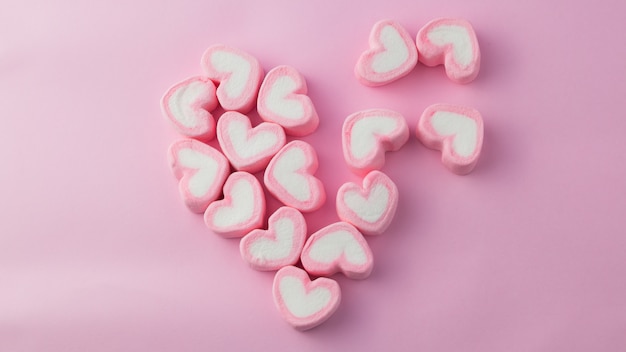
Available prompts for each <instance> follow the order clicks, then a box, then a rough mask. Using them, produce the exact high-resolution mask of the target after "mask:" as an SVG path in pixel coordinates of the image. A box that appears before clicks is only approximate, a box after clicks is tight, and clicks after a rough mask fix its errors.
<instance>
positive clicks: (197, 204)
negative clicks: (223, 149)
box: [167, 139, 230, 213]
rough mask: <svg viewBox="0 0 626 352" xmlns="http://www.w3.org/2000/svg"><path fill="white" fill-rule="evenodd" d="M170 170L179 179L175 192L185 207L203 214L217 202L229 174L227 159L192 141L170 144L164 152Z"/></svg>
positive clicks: (210, 148) (208, 147)
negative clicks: (212, 203)
mask: <svg viewBox="0 0 626 352" xmlns="http://www.w3.org/2000/svg"><path fill="white" fill-rule="evenodd" d="M167 155H168V160H169V164H170V168H171V169H172V172H173V173H174V176H175V177H176V178H177V179H178V180H180V181H179V183H178V190H179V191H180V195H181V197H182V198H183V201H184V202H185V204H186V205H187V207H188V208H189V209H190V210H191V211H193V212H195V213H203V212H204V211H205V210H206V208H207V206H208V205H209V204H210V203H211V202H212V201H214V200H215V199H217V197H218V196H219V195H220V192H221V190H222V185H223V184H224V181H225V180H226V177H227V176H228V174H229V173H230V166H229V165H228V160H226V158H225V157H224V155H222V153H220V152H219V151H217V150H216V149H214V148H212V147H210V146H208V145H206V144H204V143H202V142H198V141H196V140H193V139H183V140H180V141H177V142H174V143H173V144H172V145H171V146H170V148H169V151H168V153H167Z"/></svg>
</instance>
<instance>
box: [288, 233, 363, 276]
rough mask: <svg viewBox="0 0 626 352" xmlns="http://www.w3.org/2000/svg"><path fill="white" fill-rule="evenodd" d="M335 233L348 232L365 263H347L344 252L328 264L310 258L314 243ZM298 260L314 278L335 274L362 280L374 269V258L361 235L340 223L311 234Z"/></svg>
mask: <svg viewBox="0 0 626 352" xmlns="http://www.w3.org/2000/svg"><path fill="white" fill-rule="evenodd" d="M337 231H345V232H348V233H349V234H350V235H351V236H352V237H353V238H354V239H355V240H356V242H357V243H358V245H359V246H360V247H361V248H362V249H363V252H364V253H365V257H366V260H365V263H363V264H356V263H351V262H349V261H348V259H347V257H346V255H345V251H344V252H342V253H341V254H340V255H338V256H337V257H336V258H335V259H333V260H332V261H330V262H323V263H322V262H318V261H316V260H315V259H313V258H312V257H311V250H312V248H313V246H315V243H316V242H317V241H319V240H320V239H322V238H323V237H324V236H327V235H329V234H332V233H335V232H337ZM300 260H301V261H302V266H303V267H304V270H306V271H307V272H308V273H309V274H311V275H316V276H330V275H333V274H336V273H342V274H344V275H345V276H346V277H348V278H350V279H355V280H363V279H366V278H367V277H369V276H370V274H371V272H372V269H373V268H374V256H373V254H372V251H371V249H370V247H369V245H368V244H367V241H366V240H365V238H364V237H363V235H362V234H361V233H360V232H359V230H357V229H356V228H355V227H354V226H352V225H351V224H349V223H347V222H342V221H340V222H336V223H333V224H330V225H328V226H326V227H324V228H322V229H320V230H318V231H317V232H315V233H314V234H312V235H311V236H310V237H309V238H308V239H307V241H306V243H305V244H304V248H303V249H302V255H301V256H300Z"/></svg>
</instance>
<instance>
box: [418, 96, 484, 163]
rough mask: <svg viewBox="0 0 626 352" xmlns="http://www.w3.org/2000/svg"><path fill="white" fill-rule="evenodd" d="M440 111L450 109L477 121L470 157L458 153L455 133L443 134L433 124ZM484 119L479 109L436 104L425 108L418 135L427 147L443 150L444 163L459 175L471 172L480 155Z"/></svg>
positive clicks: (442, 159) (419, 123) (449, 110)
mask: <svg viewBox="0 0 626 352" xmlns="http://www.w3.org/2000/svg"><path fill="white" fill-rule="evenodd" d="M438 111H448V112H453V113H457V114H459V115H463V116H466V117H468V118H471V119H473V120H474V121H476V131H477V136H476V148H475V151H474V153H472V155H470V156H469V157H463V156H460V155H458V154H457V153H456V152H455V151H454V148H453V146H452V143H453V141H454V137H455V136H454V135H447V136H442V135H440V134H439V133H437V131H435V129H434V128H433V126H432V122H431V119H432V117H433V115H434V114H435V113H436V112H438ZM483 128H484V127H483V119H482V116H481V115H480V112H478V111H477V110H475V109H473V108H470V107H464V106H457V105H449V104H435V105H431V106H429V107H427V108H426V110H424V112H423V113H422V116H421V118H420V120H419V122H418V124H417V129H416V136H417V138H418V139H419V140H420V141H421V142H422V144H424V145H425V146H426V147H428V148H430V149H435V150H440V151H441V161H442V163H443V164H444V165H445V166H446V167H447V168H448V169H450V170H451V171H452V172H454V173H456V174H458V175H465V174H468V173H470V172H471V171H472V170H473V169H474V167H475V166H476V164H477V163H478V159H479V157H480V153H481V150H482V144H483V134H484V132H483Z"/></svg>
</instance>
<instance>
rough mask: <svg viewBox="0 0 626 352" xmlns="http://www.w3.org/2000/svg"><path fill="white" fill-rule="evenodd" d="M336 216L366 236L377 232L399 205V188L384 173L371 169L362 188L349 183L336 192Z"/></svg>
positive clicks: (388, 220)
mask: <svg viewBox="0 0 626 352" xmlns="http://www.w3.org/2000/svg"><path fill="white" fill-rule="evenodd" d="M336 206H337V215H338V216H339V218H340V219H341V220H343V221H345V222H348V223H350V224H352V225H354V226H355V227H356V228H357V229H359V231H361V232H362V233H364V234H366V235H380V234H382V233H383V232H385V230H386V229H387V227H389V224H391V221H392V220H393V217H394V215H395V213H396V208H397V206H398V188H397V187H396V185H395V183H393V181H392V180H391V179H390V178H389V177H388V176H387V175H385V174H384V173H382V172H380V171H372V172H370V173H369V174H367V176H365V178H364V179H363V187H361V186H360V185H358V184H356V183H352V182H348V183H345V184H343V185H342V186H341V187H339V190H338V191H337V200H336Z"/></svg>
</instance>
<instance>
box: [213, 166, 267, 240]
mask: <svg viewBox="0 0 626 352" xmlns="http://www.w3.org/2000/svg"><path fill="white" fill-rule="evenodd" d="M264 216H265V195H264V194H263V189H262V188H261V184H260V183H259V181H258V180H257V179H256V178H255V177H254V176H252V175H251V174H249V173H247V172H243V171H238V172H234V173H232V174H231V175H230V176H229V177H228V179H227V180H226V183H225V184H224V199H222V200H219V201H216V202H213V203H211V204H210V205H209V207H208V208H207V209H206V212H204V223H205V224H206V225H207V226H208V227H209V229H211V230H212V231H213V232H215V233H217V234H219V235H222V236H223V237H241V236H243V235H245V234H246V233H248V232H250V231H252V230H254V229H258V228H260V227H261V225H262V224H263V217H264Z"/></svg>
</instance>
